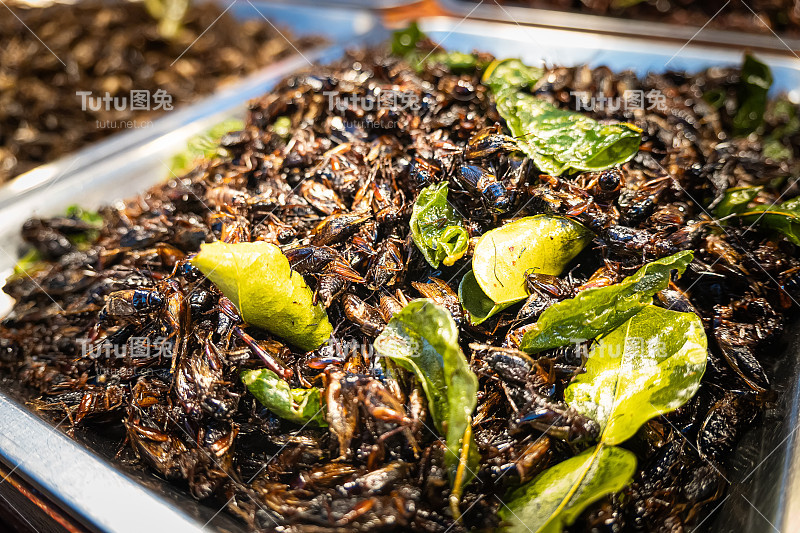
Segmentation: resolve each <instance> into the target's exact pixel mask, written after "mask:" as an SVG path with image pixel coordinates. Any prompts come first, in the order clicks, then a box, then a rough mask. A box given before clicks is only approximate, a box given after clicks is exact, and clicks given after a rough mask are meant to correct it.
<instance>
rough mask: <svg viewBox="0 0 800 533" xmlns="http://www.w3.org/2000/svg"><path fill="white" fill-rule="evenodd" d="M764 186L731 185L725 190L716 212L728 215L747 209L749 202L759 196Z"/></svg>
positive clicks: (717, 214) (724, 215) (720, 216)
mask: <svg viewBox="0 0 800 533" xmlns="http://www.w3.org/2000/svg"><path fill="white" fill-rule="evenodd" d="M762 189H763V187H731V188H729V189H728V190H727V191H725V195H724V196H723V197H722V201H720V203H719V204H718V205H717V207H716V209H714V214H715V215H716V216H717V217H719V218H722V217H726V216H728V215H730V214H732V213H740V212H742V211H744V210H745V209H747V204H748V203H749V202H750V200H752V199H753V198H755V197H756V196H758V193H759V192H760V191H761V190H762Z"/></svg>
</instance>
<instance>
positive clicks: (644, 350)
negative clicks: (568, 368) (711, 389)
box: [564, 305, 708, 444]
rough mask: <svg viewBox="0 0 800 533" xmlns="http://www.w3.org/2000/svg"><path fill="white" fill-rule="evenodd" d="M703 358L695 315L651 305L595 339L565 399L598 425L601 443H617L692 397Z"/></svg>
mask: <svg viewBox="0 0 800 533" xmlns="http://www.w3.org/2000/svg"><path fill="white" fill-rule="evenodd" d="M707 357H708V347H707V341H706V334H705V331H704V330H703V323H702V322H701V321H700V319H699V318H698V317H697V315H695V314H694V313H678V312H676V311H668V310H666V309H662V308H660V307H655V306H653V305H650V306H647V307H645V308H644V309H642V310H641V311H639V312H638V313H637V314H636V315H634V316H633V318H631V319H630V320H628V321H627V322H625V323H624V324H622V325H621V326H619V327H618V328H617V329H615V330H613V331H612V332H610V333H609V334H608V335H606V336H605V337H603V338H602V339H601V340H600V342H599V343H598V344H597V345H596V346H595V347H594V349H593V350H592V352H591V354H590V355H589V359H588V361H587V363H586V372H585V373H583V374H580V375H578V377H577V378H575V380H574V381H573V382H572V383H571V384H570V385H569V387H567V389H566V390H565V391H564V399H565V401H566V402H567V404H568V405H569V406H570V407H572V408H573V409H576V410H578V411H579V412H581V413H582V414H584V415H586V416H589V417H591V418H593V419H594V420H595V421H596V422H597V423H598V424H600V427H602V428H603V432H602V434H601V437H600V440H601V442H603V443H606V444H619V443H621V442H623V441H625V440H627V439H628V438H630V437H632V436H633V434H634V433H636V432H637V431H638V430H639V428H640V427H641V426H642V424H644V423H645V422H647V421H648V420H650V419H651V418H653V417H655V416H658V415H661V414H664V413H668V412H670V411H673V410H675V409H677V408H678V407H680V406H681V405H683V404H684V403H686V402H687V401H688V400H689V399H690V398H692V396H694V395H695V393H696V392H697V389H698V388H699V387H700V379H701V378H702V377H703V372H704V371H705V368H706V359H707Z"/></svg>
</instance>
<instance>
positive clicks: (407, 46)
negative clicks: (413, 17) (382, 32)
mask: <svg viewBox="0 0 800 533" xmlns="http://www.w3.org/2000/svg"><path fill="white" fill-rule="evenodd" d="M424 38H425V34H424V33H422V30H420V29H419V26H418V25H417V23H416V21H415V22H412V23H411V24H409V25H408V27H407V28H404V29H402V30H397V31H396V32H394V33H393V34H392V53H393V54H394V55H398V56H404V57H405V56H408V55H409V54H411V53H412V52H414V51H416V49H417V43H419V42H420V41H421V40H423V39H424Z"/></svg>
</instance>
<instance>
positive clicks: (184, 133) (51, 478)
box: [0, 17, 800, 532]
mask: <svg viewBox="0 0 800 533" xmlns="http://www.w3.org/2000/svg"><path fill="white" fill-rule="evenodd" d="M420 26H421V28H422V29H423V31H425V32H426V33H428V35H429V36H430V37H431V38H432V39H433V40H435V41H438V42H439V43H441V45H442V46H443V47H444V48H447V49H456V50H460V51H463V52H469V51H472V50H473V49H480V50H484V51H488V52H491V53H493V54H495V55H497V56H500V57H504V56H505V57H509V56H516V57H521V58H522V59H523V60H525V61H526V62H528V63H531V64H537V63H546V64H562V65H576V64H583V63H585V64H588V65H590V66H600V65H607V66H609V67H610V68H612V69H614V70H623V69H631V68H632V69H633V70H634V71H636V72H637V74H640V75H643V74H645V73H646V72H648V71H664V70H666V69H667V68H672V69H684V70H687V71H698V70H702V69H704V68H707V67H709V66H718V65H738V64H739V63H740V61H741V57H740V53H738V52H734V51H720V50H712V49H709V48H706V47H701V46H695V45H689V46H686V47H685V48H684V49H682V50H681V49H680V46H678V45H675V44H674V43H664V42H660V41H658V40H655V39H637V38H633V37H624V38H623V37H610V36H600V35H597V34H594V33H589V32H579V31H571V30H558V29H551V28H536V27H526V26H520V25H516V24H514V25H508V24H500V23H486V22H480V23H479V22H475V21H471V20H467V21H461V20H460V19H457V18H448V17H440V18H430V19H423V20H421V21H420ZM386 37H388V33H387V32H385V31H382V30H380V29H376V30H375V31H372V32H370V33H368V34H366V35H363V36H360V37H357V38H356V37H354V38H353V39H352V40H351V41H350V42H348V45H350V46H354V45H359V44H365V43H375V42H378V41H379V40H382V39H385V38H386ZM343 49H344V48H343V47H342V46H334V47H331V48H328V49H327V50H326V51H324V52H320V53H318V54H314V55H310V54H307V57H308V58H309V59H310V60H312V61H315V60H323V61H324V60H329V59H334V58H335V57H336V56H338V55H340V54H341V53H342V52H343ZM760 58H761V59H762V60H764V61H765V62H767V63H768V64H770V66H771V67H772V70H773V74H774V78H775V84H774V88H773V91H775V92H788V93H789V94H790V96H791V97H792V98H793V99H794V100H795V101H800V92H798V91H800V89H798V88H799V87H800V61H798V60H797V59H794V58H787V57H782V56H778V55H770V54H763V55H760ZM304 65H305V66H307V65H306V63H305V61H303V60H302V59H301V60H300V61H297V60H296V58H295V59H293V60H290V61H287V62H284V63H283V64H281V65H276V66H275V67H274V68H273V69H272V70H271V75H270V76H267V79H265V80H264V81H263V83H262V84H261V85H257V86H254V87H253V88H252V90H253V91H255V90H260V91H263V90H267V89H268V88H269V87H270V86H271V85H272V84H273V83H275V81H276V78H277V77H279V76H281V75H283V74H285V73H287V72H288V71H289V70H291V69H293V68H298V67H303V66H304ZM234 100H235V98H233V96H231V97H229V98H228V99H227V100H223V101H225V102H228V103H230V104H231V107H230V109H241V107H236V105H239V106H240V105H241V100H238V103H236V102H234ZM234 103H236V105H233V104H234ZM207 105H211V104H207ZM226 105H227V104H226ZM226 109H227V108H226ZM217 111H219V113H217V115H219V114H222V115H224V114H225V113H227V112H228V111H224V112H223V111H220V110H219V109H218V110H217ZM175 115H177V114H175ZM217 115H215V114H214V113H212V112H211V110H209V111H208V112H206V113H205V114H203V115H201V116H200V117H191V116H186V117H184V118H182V119H181V120H177V119H176V118H175V116H172V117H167V119H166V120H172V121H174V122H164V124H163V125H161V124H159V126H158V127H159V132H160V133H159V134H158V135H154V136H152V137H149V138H148V139H146V140H145V141H144V142H142V143H141V144H140V145H138V146H136V147H133V148H130V147H129V149H127V150H126V151H125V152H120V153H117V154H115V155H113V156H112V157H109V158H108V159H105V160H101V161H97V162H96V163H95V165H94V166H93V167H92V168H82V169H81V170H80V171H76V172H72V171H70V172H69V173H68V174H67V175H65V176H64V177H62V178H59V179H58V180H55V181H51V182H47V183H44V184H42V185H41V186H37V187H35V188H33V189H31V190H28V191H25V193H24V194H22V196H20V197H17V198H10V197H5V198H3V197H2V196H0V220H3V222H4V223H3V224H2V225H0V246H2V250H5V252H0V271H2V270H4V269H7V268H10V267H11V265H12V264H13V262H14V259H15V257H14V255H15V253H16V246H17V244H18V243H19V241H18V237H17V235H18V232H19V228H20V226H21V225H22V223H23V221H24V220H25V219H26V218H27V217H29V216H31V215H34V214H36V215H49V214H55V213H58V212H59V211H61V210H63V208H64V207H66V206H67V205H69V204H72V203H76V202H77V203H80V204H83V205H84V206H86V207H90V208H91V207H96V206H97V205H99V204H100V203H103V202H112V201H114V200H115V199H119V198H121V197H124V196H127V195H130V194H133V193H135V192H138V191H141V190H143V189H144V188H146V187H147V186H149V185H151V184H153V183H156V182H158V181H159V180H161V179H163V178H164V176H165V175H166V173H167V170H166V169H165V168H164V163H163V161H165V160H166V158H168V157H169V155H170V154H171V153H172V152H173V151H174V150H178V149H180V148H181V147H182V143H184V142H185V140H186V138H187V137H188V135H189V134H190V133H193V132H196V131H199V130H201V129H202V128H203V127H205V125H207V124H210V123H213V122H214V121H215V120H217V119H218V118H224V117H218V116H217ZM173 124H174V125H175V127H176V129H175V130H174V131H170V130H169V127H172V126H173ZM796 337H797V334H795V337H793V338H790V339H788V340H787V343H788V344H787V345H786V346H785V347H784V348H783V350H782V351H781V352H780V353H782V354H786V356H785V357H783V358H782V359H777V358H776V360H775V362H774V367H775V368H774V371H773V375H774V376H775V386H776V389H777V390H778V391H779V393H780V402H779V404H778V405H777V406H775V407H774V408H772V409H771V410H770V411H769V413H768V416H767V417H766V421H765V422H764V423H762V424H760V425H758V427H756V428H754V429H753V431H752V432H751V433H750V434H749V435H748V436H747V437H746V439H745V442H743V444H742V446H740V448H739V451H738V452H737V456H736V458H735V462H734V463H735V464H734V465H732V467H731V469H730V471H729V472H726V475H727V476H728V477H729V479H731V480H732V481H733V482H734V485H733V488H732V489H731V491H730V493H729V494H730V497H728V498H727V499H726V500H725V502H724V504H723V506H722V507H721V512H720V513H718V514H719V516H718V517H717V518H716V519H714V526H713V528H712V529H714V530H716V531H758V532H760V531H767V530H769V529H770V528H769V526H768V525H766V524H767V521H769V522H771V523H773V524H775V525H776V527H777V528H778V529H780V530H782V531H795V530H798V526H799V525H800V524H798V521H799V520H800V488H798V487H800V477H798V472H800V469H798V458H800V456H799V455H798V453H800V450H798V448H800V442H798V440H797V438H796V434H795V433H794V429H795V427H796V422H797V416H798V415H797V413H798V411H800V407H799V406H800V404H798V394H799V393H800V391H799V390H798V378H799V377H800V363H799V362H798V358H797V357H796V354H797V353H798V351H799V350H800V341H798V339H797V338H796ZM39 425H41V422H39V421H38V419H37V418H36V417H35V416H33V415H31V414H30V413H28V412H27V411H25V410H23V409H20V408H19V407H16V406H14V405H13V404H10V403H9V402H8V400H7V399H6V398H5V397H4V396H3V395H0V456H4V457H6V462H9V461H11V460H21V461H22V465H21V466H20V468H19V471H21V472H23V473H24V474H25V475H27V476H29V477H30V478H33V479H34V480H35V482H36V483H37V485H38V486H40V487H43V488H44V490H45V492H46V493H47V494H49V495H51V496H52V497H53V498H54V499H55V500H59V501H62V502H64V503H65V505H67V506H72V507H73V508H75V509H76V511H79V512H80V513H81V514H82V516H83V519H84V520H85V521H92V520H94V521H95V522H97V521H98V520H101V519H102V520H106V518H105V517H104V515H105V512H104V511H102V507H103V506H105V505H106V504H109V505H111V504H112V503H113V501H123V500H116V498H114V497H113V495H111V492H110V491H111V490H112V489H113V490H125V491H128V490H133V489H131V487H130V486H129V484H130V482H129V483H128V484H126V483H123V482H122V481H119V478H118V477H115V476H118V474H116V473H115V472H113V471H108V470H109V469H110V467H108V466H106V465H105V463H103V462H102V461H101V460H99V459H97V458H95V457H93V456H91V455H89V454H87V453H85V452H84V453H76V452H75V450H74V449H75V448H79V447H78V446H77V445H76V444H74V443H72V442H70V441H68V440H67V439H66V438H65V437H63V436H61V435H58V436H57V437H53V436H52V435H53V434H52V433H51V434H50V436H49V439H50V440H49V441H44V442H41V441H40V440H39V439H38V437H37V436H36V435H33V434H32V433H31V432H29V431H27V428H28V426H30V427H39ZM51 443H52V444H51ZM61 450H68V452H63V453H68V454H69V455H68V457H69V458H70V459H69V461H70V462H71V463H70V468H64V472H59V471H56V470H58V467H56V466H55V464H56V462H54V461H53V460H52V457H59V456H61V454H62V451H61ZM47 456H49V457H51V460H50V461H49V462H47V463H46V464H48V465H50V466H37V462H38V461H39V459H31V458H39V457H41V458H42V460H47ZM64 457H66V456H64ZM73 463H74V465H75V466H74V467H72V464H73ZM58 464H60V463H58ZM84 465H88V466H84ZM98 465H101V466H98ZM92 469H94V470H92ZM96 470H100V471H104V472H105V473H104V474H103V475H105V476H110V477H109V479H113V480H116V481H114V483H115V484H114V485H110V487H111V488H108V487H104V488H102V490H100V492H102V493H103V494H100V495H97V497H99V498H101V499H100V500H98V501H93V500H92V499H86V498H83V497H82V496H81V495H80V494H78V492H80V491H81V489H85V490H87V491H89V490H91V491H95V492H94V493H93V494H96V491H98V489H97V488H96V487H91V488H87V487H89V485H93V484H98V483H97V481H96V480H97V478H96V477H94V474H92V475H87V474H86V472H95V471H96ZM93 497H94V496H93ZM745 498H746V499H747V501H745ZM178 499H180V498H178ZM147 501H148V502H149V501H150V500H147ZM176 501H177V500H176ZM748 502H750V503H752V506H751V505H750V503H748ZM156 503H158V502H156ZM148 505H149V503H148ZM183 505H185V507H184V509H186V508H190V507H186V506H190V504H189V503H186V502H184V504H183ZM95 507H96V508H97V509H100V511H98V512H100V513H101V515H102V516H95V514H94V513H95ZM125 507H126V508H133V506H132V505H130V504H129V503H128V502H126V504H125ZM117 509H120V508H119V507H117ZM156 509H161V507H156ZM756 509H757V510H756ZM120 512H121V511H120ZM146 513H147V511H146V509H145V508H137V514H146ZM184 519H185V517H184V516H182V515H179V516H178V517H177V518H174V520H184ZM710 522H711V520H709V523H710ZM181 527H182V526H181ZM187 527H190V526H187ZM176 528H177V529H175V530H176V531H178V530H181V529H180V527H178V526H176ZM163 529H164V528H163V524H160V527H159V529H158V530H163ZM106 530H108V531H111V530H116V529H112V526H108V527H107V528H106ZM141 530H143V531H147V530H148V529H144V528H142V529H141Z"/></svg>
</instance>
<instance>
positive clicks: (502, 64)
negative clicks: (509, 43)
mask: <svg viewBox="0 0 800 533" xmlns="http://www.w3.org/2000/svg"><path fill="white" fill-rule="evenodd" d="M542 76H544V69H541V68H538V67H531V66H528V65H526V64H525V63H523V62H522V61H520V60H519V59H513V58H511V59H502V60H499V59H496V60H494V61H492V63H491V64H490V65H489V66H488V67H487V68H486V72H485V73H484V74H483V79H482V80H481V81H482V83H483V84H484V85H486V86H487V87H489V88H490V89H491V90H492V92H494V93H496V94H498V93H503V94H506V93H509V92H513V91H517V90H520V89H530V88H532V87H533V86H534V85H536V82H537V81H539V80H540V79H541V78H542Z"/></svg>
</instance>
